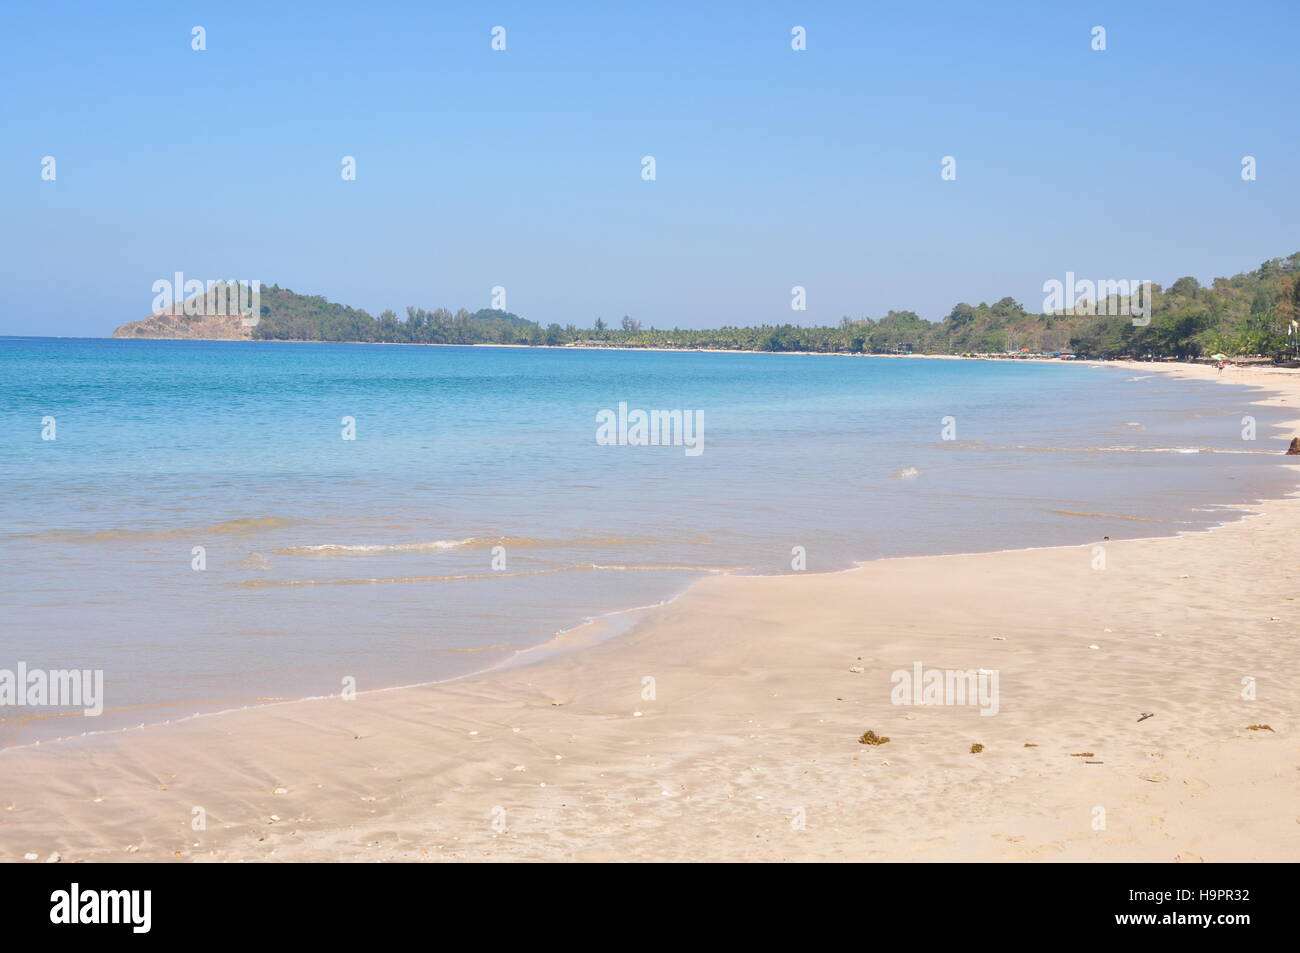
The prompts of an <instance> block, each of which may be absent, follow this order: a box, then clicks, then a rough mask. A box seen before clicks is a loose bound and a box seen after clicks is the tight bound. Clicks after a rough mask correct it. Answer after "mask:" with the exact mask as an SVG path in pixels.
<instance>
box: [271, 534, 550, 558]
mask: <svg viewBox="0 0 1300 953" xmlns="http://www.w3.org/2000/svg"><path fill="white" fill-rule="evenodd" d="M489 543H491V544H494V545H498V546H501V545H507V544H509V545H512V546H516V547H518V546H524V545H528V544H536V543H537V540H522V539H519V540H516V539H508V538H507V537H504V536H502V537H498V538H496V539H486V538H481V537H478V536H467V537H465V538H464V539H435V540H432V541H430V542H427V543H375V544H364V543H357V544H348V543H322V544H320V545H318V546H285V547H282V548H280V549H274V550H272V552H274V553H276V554H277V555H280V556H337V555H357V554H361V555H366V554H371V553H420V552H429V551H435V550H440V549H459V548H460V547H462V546H474V545H480V546H486V545H488V544H489Z"/></svg>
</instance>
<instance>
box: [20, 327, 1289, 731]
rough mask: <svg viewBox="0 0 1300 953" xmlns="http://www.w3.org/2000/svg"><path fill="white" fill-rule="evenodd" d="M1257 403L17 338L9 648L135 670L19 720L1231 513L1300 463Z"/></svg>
mask: <svg viewBox="0 0 1300 953" xmlns="http://www.w3.org/2000/svg"><path fill="white" fill-rule="evenodd" d="M1249 401H1250V392H1248V391H1246V390H1245V389H1243V388H1236V387H1227V386H1221V385H1217V384H1213V383H1200V382H1189V381H1175V380H1172V379H1170V378H1168V377H1166V376H1164V375H1160V374H1158V373H1156V372H1152V373H1151V374H1150V375H1147V374H1142V373H1134V372H1133V371H1132V370H1131V369H1121V368H1109V367H1103V368H1094V367H1090V366H1086V365H1073V366H1072V365H1045V364H1031V363H990V362H976V361H937V360H936V361H923V360H901V359H889V358H861V357H831V356H805V355H791V354H741V353H735V354H714V353H679V352H635V351H591V350H572V349H570V350H550V349H545V350H543V349H508V348H482V347H395V346H373V345H345V344H318V345H317V344H275V343H221V342H186V341H119V340H99V339H93V340H92V339H85V340H77V339H42V338H0V565H2V566H3V573H2V574H0V669H6V668H7V669H14V668H15V666H16V665H17V663H18V662H20V661H24V662H26V663H27V665H28V666H41V667H44V668H47V669H58V668H78V669H102V670H103V672H104V686H105V696H106V705H107V708H108V709H109V710H108V711H107V712H106V713H105V714H104V715H103V716H101V717H99V718H96V719H85V718H83V717H81V716H79V715H78V716H74V717H47V716H49V715H50V714H59V713H58V712H50V711H40V712H36V711H33V710H30V709H21V710H20V709H8V710H4V709H0V746H2V745H11V744H18V743H25V742H28V741H32V740H38V739H40V738H50V737H56V736H59V735H66V734H76V733H80V732H83V731H86V730H104V729H112V728H117V727H123V726H134V725H137V724H141V723H152V722H158V721H163V720H166V719H170V718H175V717H180V716H184V715H189V714H191V713H193V712H196V711H211V710H217V709H222V708H229V707H234V706H238V705H243V704H253V703H257V702H258V701H261V700H266V699H276V698H294V697H302V696H307V695H326V694H336V693H338V692H339V691H340V689H341V687H342V685H343V680H344V679H345V678H347V677H351V678H355V680H356V685H357V688H358V689H359V690H366V689H371V688H381V687H389V686H394V685H402V684H411V683H416V682H424V681H432V680H437V679H444V678H449V677H454V676H457V675H461V674H465V673H467V672H471V671H474V670H479V669H483V668H486V667H489V666H491V665H494V664H497V663H500V662H503V661H505V660H507V659H509V658H511V657H512V656H513V655H514V654H515V653H517V652H518V651H520V650H521V649H524V648H527V647H530V646H535V645H538V644H540V643H543V642H545V641H547V640H549V639H551V638H552V637H553V636H554V635H555V634H556V633H557V632H560V631H563V630H565V629H568V628H571V627H573V626H575V625H577V624H580V623H581V622H582V621H583V620H585V619H588V618H591V617H596V616H600V615H602V614H605V613H610V612H614V611H617V610H620V609H626V608H629V607H634V606H643V605H648V604H653V603H657V602H660V601H663V600H665V599H669V598H671V597H672V596H674V595H675V594H677V593H679V592H680V591H682V590H683V589H684V588H685V587H687V586H688V585H689V584H690V583H691V581H692V580H694V579H696V578H699V577H700V575H701V574H704V573H709V572H726V571H737V572H749V573H781V572H790V571H792V560H793V559H794V556H792V552H793V551H794V550H795V547H802V548H803V550H804V551H806V566H807V570H806V571H810V572H815V571H825V570H832V569H839V568H844V567H848V566H851V565H852V564H853V563H854V562H855V561H859V560H867V559H875V558H879V557H882V556H897V555H919V554H927V553H947V552H972V551H982V550H995V549H1005V548H1012V547H1027V546H1045V545H1055V544H1064V543H1083V542H1089V541H1097V540H1101V539H1102V537H1104V536H1109V537H1111V538H1112V539H1114V538H1122V537H1133V536H1153V535H1164V534H1172V533H1176V532H1178V531H1182V530H1190V529H1198V528H1205V527H1209V526H1211V525H1213V524H1215V523H1217V522H1221V521H1223V520H1224V519H1228V518H1233V517H1234V516H1236V515H1238V513H1239V511H1235V510H1233V509H1232V507H1233V506H1234V505H1239V504H1242V503H1247V502H1250V501H1255V500H1258V499H1261V498H1265V497H1271V496H1280V495H1283V494H1285V493H1287V492H1289V491H1290V490H1292V489H1293V488H1294V482H1295V480H1294V476H1293V475H1292V474H1291V473H1290V472H1289V471H1288V470H1286V469H1284V468H1283V467H1282V464H1283V462H1284V458H1283V457H1282V456H1281V450H1282V449H1283V447H1284V444H1283V443H1281V442H1280V437H1281V436H1282V434H1281V432H1280V431H1279V430H1277V429H1276V427H1275V424H1276V423H1277V421H1278V420H1280V419H1281V417H1282V413H1281V412H1279V411H1276V410H1272V409H1265V408H1261V407H1257V406H1253V405H1251V404H1250V403H1249ZM620 402H623V403H626V404H627V406H628V407H629V408H632V409H645V410H652V409H671V410H683V411H688V412H691V413H695V412H699V413H700V414H701V415H702V420H703V424H704V428H703V442H702V447H703V452H702V453H699V454H698V455H691V454H687V453H686V452H684V448H683V447H682V446H627V445H625V446H603V445H600V444H598V442H597V440H596V430H597V415H598V413H599V412H600V411H602V410H614V409H616V408H617V407H618V405H619V403H620ZM1244 415H1251V416H1253V417H1254V418H1255V420H1256V428H1257V433H1258V439H1257V440H1254V441H1250V440H1243V438H1242V431H1243V422H1242V418H1243V416H1244ZM47 418H53V427H54V428H55V429H54V431H53V434H54V436H55V437H56V439H42V437H43V434H44V435H45V436H49V435H50V434H51V430H50V424H51V422H50V421H49V420H47ZM345 418H351V420H352V421H354V426H355V439H344V435H345V429H346V427H347V423H346V421H345ZM945 418H951V419H950V420H947V421H945ZM1289 436H1290V435H1289V434H1288V435H1287V437H1288V439H1289ZM945 437H950V438H952V439H945ZM196 547H201V548H202V557H201V558H200V556H198V555H196V553H195V548H196ZM199 564H202V567H203V568H195V567H196V565H199ZM935 587H936V598H941V597H942V580H938V579H936V581H935ZM870 617H871V607H870V606H869V605H864V606H863V625H864V627H866V626H868V625H869V624H870Z"/></svg>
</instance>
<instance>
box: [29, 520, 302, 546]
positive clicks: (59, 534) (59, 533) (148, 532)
mask: <svg viewBox="0 0 1300 953" xmlns="http://www.w3.org/2000/svg"><path fill="white" fill-rule="evenodd" d="M294 522H295V520H291V519H287V518H284V517H280V516H249V517H242V518H240V519H233V520H223V521H222V522H220V523H212V524H210V525H208V526H198V527H186V528H180V529H156V530H155V529H105V530H98V531H96V532H93V533H82V532H76V531H73V530H52V531H50V532H47V533H34V534H32V535H31V536H30V537H28V538H31V539H47V540H54V541H58V542H63V543H111V542H117V541H119V540H132V539H180V538H184V539H190V538H195V537H199V536H211V535H221V536H237V535H241V534H245V533H261V532H264V531H266V530H270V529H279V528H280V527H282V526H289V525H291V524H293V523H294Z"/></svg>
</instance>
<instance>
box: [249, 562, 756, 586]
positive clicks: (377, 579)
mask: <svg viewBox="0 0 1300 953" xmlns="http://www.w3.org/2000/svg"><path fill="white" fill-rule="evenodd" d="M736 571H737V570H736V569H735V568H734V567H726V566H723V567H719V566H657V565H643V566H607V565H601V564H598V563H583V564H579V565H576V566H563V567H560V568H557V569H527V570H519V571H515V572H475V573H456V574H449V575H441V576H374V577H370V578H362V579H240V580H238V581H236V582H232V583H230V585H232V586H242V587H244V588H246V589H266V588H276V587H286V586H372V585H379V584H383V583H399V582H425V583H428V582H465V581H468V580H473V579H517V578H519V577H521V576H550V575H554V574H556V573H563V572H696V573H729V572H736Z"/></svg>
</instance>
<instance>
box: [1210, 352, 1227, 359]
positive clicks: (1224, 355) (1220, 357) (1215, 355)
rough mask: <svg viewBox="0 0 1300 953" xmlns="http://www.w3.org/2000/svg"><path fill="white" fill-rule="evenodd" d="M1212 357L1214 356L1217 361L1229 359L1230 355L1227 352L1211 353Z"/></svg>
mask: <svg viewBox="0 0 1300 953" xmlns="http://www.w3.org/2000/svg"><path fill="white" fill-rule="evenodd" d="M1210 357H1212V358H1214V359H1215V360H1216V361H1226V360H1227V359H1228V355H1226V354H1211V355H1210Z"/></svg>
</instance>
